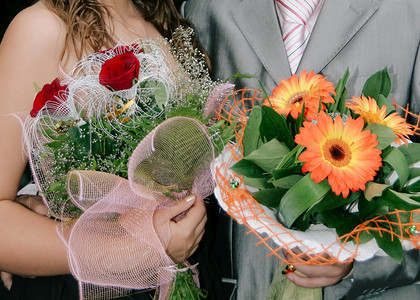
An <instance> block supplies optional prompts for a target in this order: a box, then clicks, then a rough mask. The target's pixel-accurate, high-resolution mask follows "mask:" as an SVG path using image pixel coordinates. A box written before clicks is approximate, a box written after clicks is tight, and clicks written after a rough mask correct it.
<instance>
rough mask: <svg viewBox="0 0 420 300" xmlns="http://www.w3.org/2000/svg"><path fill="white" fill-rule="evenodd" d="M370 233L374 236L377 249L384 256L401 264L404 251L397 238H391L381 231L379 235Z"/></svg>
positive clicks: (375, 232) (388, 234)
mask: <svg viewBox="0 0 420 300" xmlns="http://www.w3.org/2000/svg"><path fill="white" fill-rule="evenodd" d="M372 233H373V235H374V236H375V240H376V243H377V244H378V246H379V248H381V249H382V250H384V252H385V253H386V254H388V255H389V256H391V257H392V258H393V259H395V260H396V261H397V262H398V263H401V262H402V260H403V258H404V250H403V248H402V245H401V242H400V240H399V239H398V237H396V236H392V235H391V234H390V233H388V232H386V231H381V233H379V232H377V231H373V232H372Z"/></svg>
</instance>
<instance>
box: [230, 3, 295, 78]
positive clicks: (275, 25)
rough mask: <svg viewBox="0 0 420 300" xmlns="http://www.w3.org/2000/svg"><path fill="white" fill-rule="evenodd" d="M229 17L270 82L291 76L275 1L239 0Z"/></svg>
mask: <svg viewBox="0 0 420 300" xmlns="http://www.w3.org/2000/svg"><path fill="white" fill-rule="evenodd" d="M232 15H233V18H234V20H235V22H236V24H237V25H238V27H239V29H240V30H241V31H242V33H243V35H244V36H245V38H246V39H247V40H248V42H249V44H250V45H251V47H252V48H253V50H254V51H255V53H256V55H257V56H258V58H259V59H260V61H261V63H262V64H263V66H264V67H265V69H266V70H267V71H268V73H269V74H270V76H271V77H272V79H273V81H274V82H275V83H278V82H279V80H280V79H281V78H288V77H290V76H291V73H290V67H289V61H288V60H287V55H286V49H285V48H284V44H283V41H282V34H281V31H280V25H279V22H278V19H277V14H276V9H275V4H274V0H242V1H241V2H240V3H239V5H237V6H236V7H235V8H234V9H233V10H232ZM274 54H275V55H274ZM245 63H246V62H245Z"/></svg>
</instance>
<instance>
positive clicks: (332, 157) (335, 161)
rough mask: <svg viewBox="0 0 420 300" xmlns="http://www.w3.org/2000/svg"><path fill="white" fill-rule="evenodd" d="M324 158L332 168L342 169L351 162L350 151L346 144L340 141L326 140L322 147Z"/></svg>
mask: <svg viewBox="0 0 420 300" xmlns="http://www.w3.org/2000/svg"><path fill="white" fill-rule="evenodd" d="M322 150H323V151H324V157H325V159H326V160H327V161H329V162H330V163H331V164H332V165H333V166H336V167H344V166H346V165H347V164H348V163H349V162H350V160H351V150H350V147H349V145H348V144H347V143H345V142H344V141H343V140H340V139H332V140H328V141H327V142H326V143H325V144H324V146H323V147H322Z"/></svg>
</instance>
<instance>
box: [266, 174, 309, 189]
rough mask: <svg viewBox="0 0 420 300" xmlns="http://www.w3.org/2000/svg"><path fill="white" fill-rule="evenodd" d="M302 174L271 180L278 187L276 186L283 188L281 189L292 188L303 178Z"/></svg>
mask: <svg viewBox="0 0 420 300" xmlns="http://www.w3.org/2000/svg"><path fill="white" fill-rule="evenodd" d="M302 177H303V176H302V175H290V176H286V177H283V178H280V179H276V180H273V181H271V183H272V184H273V185H274V186H275V187H276V188H281V189H290V188H291V187H293V186H294V185H295V184H296V183H297V182H298V181H299V180H301V179H302Z"/></svg>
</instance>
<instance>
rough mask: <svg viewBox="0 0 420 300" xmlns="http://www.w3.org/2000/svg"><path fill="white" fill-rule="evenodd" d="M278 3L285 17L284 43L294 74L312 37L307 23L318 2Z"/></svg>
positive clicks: (288, 0)
mask: <svg viewBox="0 0 420 300" xmlns="http://www.w3.org/2000/svg"><path fill="white" fill-rule="evenodd" d="M276 2H277V5H278V8H279V9H280V13H281V16H282V17H283V21H284V22H283V28H282V29H283V42H284V45H285V47H286V53H287V58H288V59H289V64H290V70H291V71H292V74H294V73H295V72H296V70H297V67H298V65H299V63H300V60H301V58H302V55H303V51H304V50H305V47H306V44H307V42H308V40H309V36H310V32H309V31H308V30H307V28H306V22H307V21H308V19H309V17H310V16H311V15H312V13H313V12H314V10H315V8H316V6H317V4H318V0H277V1H276Z"/></svg>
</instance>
